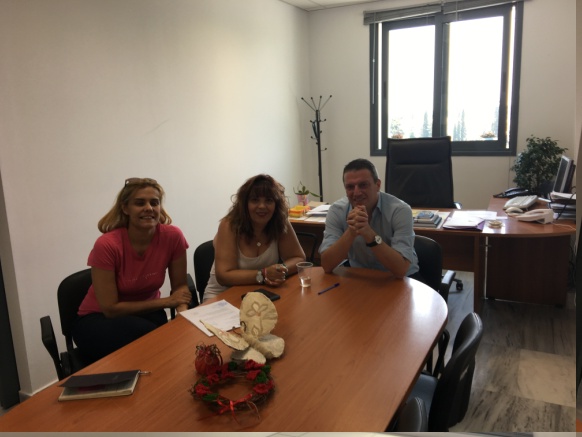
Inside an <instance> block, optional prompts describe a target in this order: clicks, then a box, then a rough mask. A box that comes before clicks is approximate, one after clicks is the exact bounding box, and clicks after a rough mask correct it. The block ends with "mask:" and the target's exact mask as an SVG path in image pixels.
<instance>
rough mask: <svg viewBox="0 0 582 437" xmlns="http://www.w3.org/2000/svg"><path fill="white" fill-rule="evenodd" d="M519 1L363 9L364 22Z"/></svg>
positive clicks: (486, 0)
mask: <svg viewBox="0 0 582 437" xmlns="http://www.w3.org/2000/svg"><path fill="white" fill-rule="evenodd" d="M520 1H524V0H453V1H448V2H441V3H430V4H425V5H420V6H410V7H407V8H398V9H383V10H379V11H365V12H364V24H365V25H367V24H374V23H382V22H385V21H395V20H404V19H408V18H420V17H430V16H433V15H435V14H439V13H443V14H454V13H455V12H461V11H469V10H472V9H479V8H487V7H491V6H498V5H504V4H507V3H518V2H520Z"/></svg>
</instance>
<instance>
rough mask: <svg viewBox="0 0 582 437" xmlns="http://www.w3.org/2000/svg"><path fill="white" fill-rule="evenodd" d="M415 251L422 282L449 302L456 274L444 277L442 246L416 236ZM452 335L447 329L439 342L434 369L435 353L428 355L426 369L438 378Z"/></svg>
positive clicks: (448, 273)
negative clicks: (450, 290)
mask: <svg viewBox="0 0 582 437" xmlns="http://www.w3.org/2000/svg"><path fill="white" fill-rule="evenodd" d="M414 251H415V252H416V255H417V257H418V267H419V271H418V273H419V275H420V280H421V281H422V282H424V283H425V284H426V285H428V286H429V287H431V288H432V289H433V290H435V291H436V292H438V293H439V294H440V295H441V296H442V298H443V299H444V301H445V302H447V301H448V297H449V289H450V288H451V284H452V282H453V280H454V279H455V272H454V271H448V272H447V273H446V274H445V276H442V271H443V255H442V250H441V246H440V245H439V244H438V243H437V242H436V241H434V240H433V239H431V238H428V237H425V236H422V235H416V236H415V237H414ZM449 339H450V334H449V332H448V331H447V330H446V329H445V330H444V331H443V333H442V335H441V338H440V339H439V342H438V358H437V362H436V364H435V366H434V370H433V368H432V358H433V353H432V351H431V353H430V354H429V355H428V358H427V363H426V367H427V370H428V371H429V372H430V373H431V374H433V375H434V376H438V375H439V374H440V372H441V369H442V367H443V364H444V356H445V352H446V350H447V346H448V344H449Z"/></svg>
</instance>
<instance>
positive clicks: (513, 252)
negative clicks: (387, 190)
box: [291, 197, 576, 313]
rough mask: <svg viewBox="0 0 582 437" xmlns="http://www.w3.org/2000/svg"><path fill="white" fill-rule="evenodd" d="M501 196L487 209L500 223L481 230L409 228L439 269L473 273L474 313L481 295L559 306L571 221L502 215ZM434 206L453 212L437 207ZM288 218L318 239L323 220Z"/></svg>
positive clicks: (540, 204) (564, 292) (564, 283)
mask: <svg viewBox="0 0 582 437" xmlns="http://www.w3.org/2000/svg"><path fill="white" fill-rule="evenodd" d="M506 201H507V199H498V198H494V197H492V198H491V200H490V202H489V206H488V208H487V210H488V211H495V212H496V213H497V215H498V217H502V218H505V219H504V220H502V223H503V226H502V227H501V228H492V227H489V226H487V225H486V226H485V227H484V228H483V231H482V232H479V231H466V230H462V231H459V230H450V229H444V228H442V227H441V228H439V229H427V228H414V232H415V233H416V234H418V235H424V236H427V237H429V238H432V239H434V240H436V241H437V242H438V243H439V244H440V245H441V247H442V250H443V268H445V269H449V270H458V271H464V272H473V273H474V297H473V308H474V310H475V312H477V313H480V312H481V308H482V305H483V298H484V297H485V296H487V297H488V298H497V299H507V300H513V301H518V302H526V303H536V304H549V305H565V303H566V296H567V290H568V258H569V256H570V249H569V247H570V240H571V237H572V235H574V234H575V233H576V224H575V222H574V220H559V221H557V222H555V223H551V224H540V223H532V222H521V221H518V220H517V219H515V218H512V217H507V216H506V214H505V212H504V211H503V205H504V204H505V202H506ZM535 208H547V204H546V203H544V202H541V201H538V202H537V203H536V204H535V205H533V206H532V207H531V208H530V209H535ZM415 209H422V208H421V207H415ZM432 209H434V208H432ZM440 211H452V212H454V210H449V209H443V208H440ZM291 223H292V225H293V228H294V229H295V230H296V231H304V232H311V233H314V234H315V235H316V236H317V237H318V243H321V240H322V238H323V230H324V228H325V222H324V221H318V222H316V221H305V220H296V219H291Z"/></svg>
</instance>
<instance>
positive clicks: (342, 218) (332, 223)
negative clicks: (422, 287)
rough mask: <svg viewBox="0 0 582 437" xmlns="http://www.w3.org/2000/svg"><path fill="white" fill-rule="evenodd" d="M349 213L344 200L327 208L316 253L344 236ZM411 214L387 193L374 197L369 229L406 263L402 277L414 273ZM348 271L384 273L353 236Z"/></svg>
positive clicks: (359, 241) (371, 253)
mask: <svg viewBox="0 0 582 437" xmlns="http://www.w3.org/2000/svg"><path fill="white" fill-rule="evenodd" d="M351 209H352V206H351V205H350V202H349V200H348V198H347V197H342V198H341V199H339V200H338V201H336V202H334V204H333V205H331V207H330V208H329V211H328V213H327V218H326V220H325V231H324V232H323V241H322V243H321V245H320V246H319V253H323V252H324V251H325V250H326V249H327V248H329V247H330V246H331V245H332V244H334V243H335V242H336V241H337V240H339V239H340V237H341V236H342V235H343V234H344V232H345V231H346V229H347V228H348V224H347V217H348V213H349V212H350V210H351ZM412 223H413V220H412V210H411V208H410V206H409V205H408V204H406V203H405V202H403V201H402V200H400V199H398V198H396V197H394V196H392V195H391V194H388V193H383V192H379V193H378V203H377V204H376V207H375V208H374V211H373V212H372V220H371V221H370V227H371V228H372V229H374V230H375V231H376V232H377V234H378V235H380V236H381V237H382V240H383V241H384V242H386V243H388V245H389V246H390V247H392V248H393V249H394V250H396V251H397V252H399V253H400V254H401V255H402V256H403V257H404V258H406V259H407V260H408V261H410V267H409V268H408V272H407V273H406V276H410V275H412V274H414V273H416V272H418V258H417V256H416V253H415V252H414V229H413V228H412ZM348 260H349V262H350V265H351V266H352V267H366V268H370V269H377V270H387V269H386V268H385V267H384V266H383V265H382V264H380V262H379V261H378V259H377V258H376V256H375V255H374V253H373V251H372V248H370V247H367V246H366V242H365V241H364V238H363V237H361V236H357V237H356V239H355V240H354V242H353V243H352V247H351V248H350V250H349V252H348Z"/></svg>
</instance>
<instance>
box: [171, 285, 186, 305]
mask: <svg viewBox="0 0 582 437" xmlns="http://www.w3.org/2000/svg"><path fill="white" fill-rule="evenodd" d="M191 301H192V293H190V290H188V287H180V288H178V289H177V290H176V291H174V292H173V293H172V294H170V296H169V297H168V303H169V307H170V308H177V307H180V306H181V305H189V304H190V302H191Z"/></svg>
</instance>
